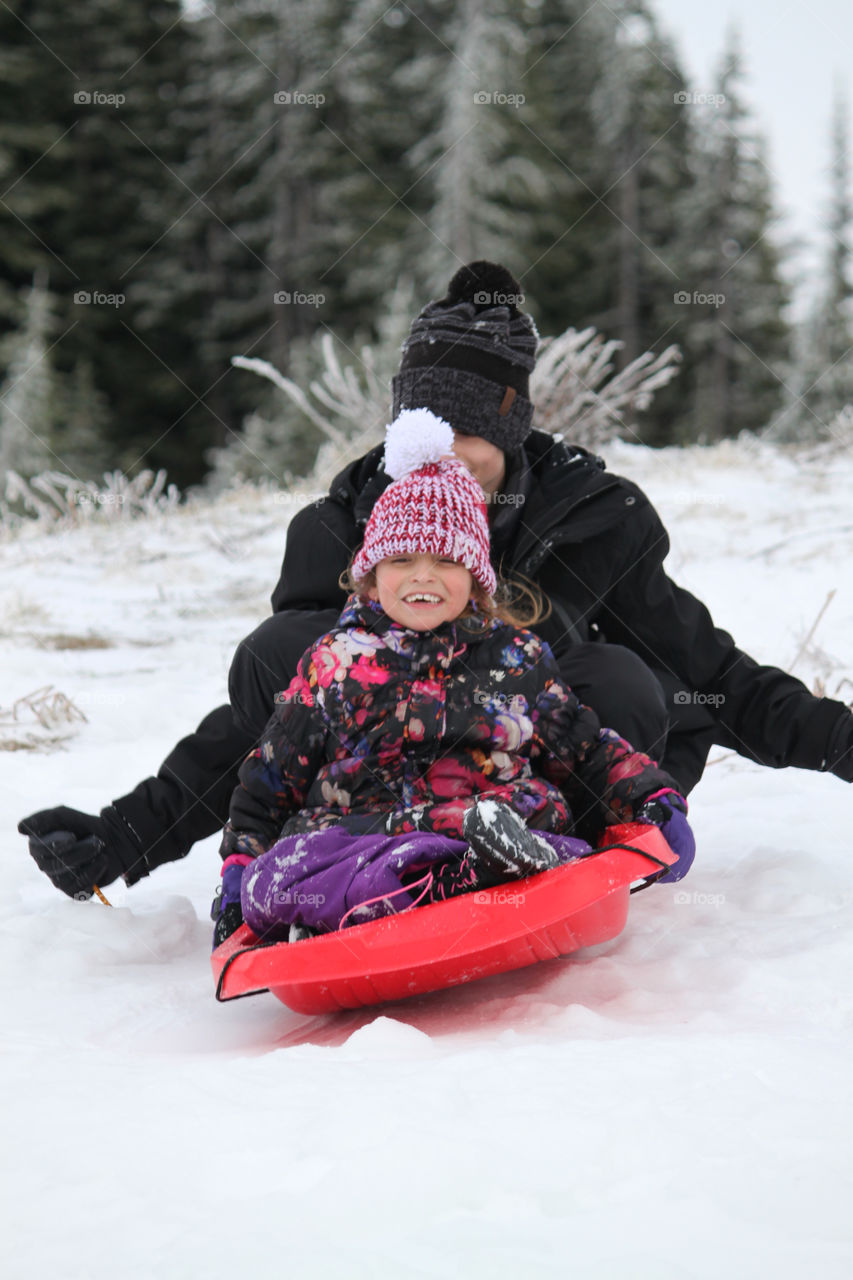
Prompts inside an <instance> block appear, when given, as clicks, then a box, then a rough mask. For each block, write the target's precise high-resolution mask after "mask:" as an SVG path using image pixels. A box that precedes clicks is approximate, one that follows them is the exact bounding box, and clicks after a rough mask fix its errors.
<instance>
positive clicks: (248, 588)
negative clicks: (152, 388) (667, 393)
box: [0, 444, 853, 1280]
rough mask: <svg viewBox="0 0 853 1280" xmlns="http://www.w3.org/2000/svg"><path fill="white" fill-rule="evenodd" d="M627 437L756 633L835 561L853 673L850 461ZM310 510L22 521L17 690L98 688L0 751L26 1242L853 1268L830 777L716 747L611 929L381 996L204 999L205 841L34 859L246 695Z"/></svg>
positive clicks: (390, 1257)
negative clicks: (759, 762)
mask: <svg viewBox="0 0 853 1280" xmlns="http://www.w3.org/2000/svg"><path fill="white" fill-rule="evenodd" d="M608 461H609V463H610V466H611V469H613V470H617V471H621V472H623V473H624V474H628V475H631V476H632V477H633V478H635V479H636V480H638V481H639V482H640V483H641V484H642V485H643V487H644V488H646V489H647V491H648V492H649V493H650V494H651V496H652V498H653V500H654V501H655V502H656V504H657V505H658V507H659V509H660V511H661V513H662V514H663V516H664V519H665V521H666V522H667V524H668V526H669V527H670V530H671V532H672V534H673V550H672V554H671V559H670V562H669V563H670V567H671V572H672V574H673V576H675V577H676V578H677V580H678V581H680V582H682V583H683V584H684V585H685V586H688V587H690V588H691V589H692V590H694V591H696V592H697V594H699V595H700V596H701V597H702V598H704V599H705V600H706V601H707V603H708V604H709V605H710V607H711V609H712V612H713V613H714V616H715V618H716V620H717V621H718V623H719V624H720V625H723V626H726V627H728V628H730V629H731V630H732V631H733V632H734V634H735V635H736V637H737V639H738V641H739V642H740V643H741V644H742V646H743V647H745V648H746V649H747V650H748V651H749V652H751V653H752V654H753V655H754V656H755V657H756V658H758V659H759V660H764V661H772V662H778V663H780V664H781V665H786V664H789V663H790V662H791V661H792V660H793V658H794V657H795V655H796V654H797V651H798V649H799V648H800V646H801V642H802V640H803V639H804V638H805V636H806V634H807V632H808V630H809V628H810V626H811V625H812V622H813V621H814V619H815V617H816V615H817V613H818V611H819V610H820V608H821V606H822V605H823V604H824V602H825V600H826V597H827V594H828V592H829V591H830V590H832V589H833V588H835V589H836V590H837V594H836V596H835V598H834V599H833V601H832V603H831V604H830V606H829V608H828V609H827V612H826V614H825V616H824V617H823V619H822V620H821V623H820V626H819V628H818V631H817V634H816V637H815V639H814V641H813V642H812V643H811V644H810V645H809V646H808V648H807V650H806V652H805V653H804V654H803V656H801V657H800V658H799V660H798V663H797V667H796V672H797V674H799V675H800V676H801V678H803V679H805V680H806V681H807V682H808V683H809V684H811V683H812V682H813V680H814V679H815V678H816V677H819V678H821V679H823V680H824V681H825V683H826V688H827V692H828V693H829V694H830V695H832V696H842V697H845V698H846V699H849V698H850V697H851V696H853V686H851V684H850V683H849V681H850V680H851V678H853V657H851V652H850V642H849V641H850V636H851V634H853V581H851V576H850V569H849V565H850V561H851V556H852V555H853V529H851V525H853V518H851V515H850V507H849V495H850V492H851V490H853V461H851V460H849V459H848V460H846V461H841V460H836V461H835V462H834V463H833V464H832V465H829V464H816V463H815V464H812V465H810V466H807V467H804V466H803V465H802V464H797V463H795V462H794V461H793V460H792V459H790V458H788V457H785V456H782V455H780V454H777V453H775V452H772V451H770V450H769V449H765V448H762V447H759V446H755V445H754V446H750V447H747V446H745V445H743V444H727V445H725V446H722V447H720V448H718V449H715V450H711V451H706V452H701V451H698V450H689V451H684V452H679V451H675V450H670V451H666V452H665V453H655V454H651V453H649V452H647V451H644V450H641V449H638V448H632V447H629V446H626V445H620V446H616V447H614V448H612V449H610V450H609V451H608ZM290 510H291V508H289V507H286V506H285V505H284V504H282V503H281V502H280V501H279V502H276V501H275V499H274V498H272V497H269V498H266V499H264V500H263V501H260V502H257V503H255V504H254V506H252V505H250V504H249V503H247V501H246V499H245V496H243V497H239V496H236V497H232V498H230V499H225V500H222V501H221V502H220V503H218V504H217V505H216V506H212V507H210V508H209V509H203V510H201V511H197V512H179V513H177V514H173V515H171V516H168V517H156V518H153V519H150V520H147V521H145V522H140V523H137V524H132V525H128V526H127V527H124V528H121V527H119V528H114V529H106V528H95V527H91V526H90V527H87V528H84V529H79V530H76V531H71V532H67V533H62V534H58V535H53V536H49V535H46V534H42V533H34V534H32V533H31V534H28V535H27V536H22V537H20V538H18V539H16V540H15V541H11V542H6V543H3V544H0V565H2V578H1V579H0V664H1V665H2V684H0V706H2V707H5V708H9V707H10V706H11V704H12V703H13V702H14V701H15V700H16V699H19V698H23V697H24V696H25V695H28V694H31V693H33V692H34V691H35V690H36V689H38V688H40V687H42V686H45V685H52V686H53V687H54V690H57V691H60V692H62V693H63V694H64V695H65V696H66V697H67V698H70V699H71V700H72V701H73V703H74V704H75V705H76V706H77V707H78V708H79V709H80V710H81V711H82V712H83V713H84V714H85V716H86V717H87V720H86V721H85V722H83V721H80V720H78V721H76V722H74V723H69V724H67V725H65V726H64V727H60V728H58V729H57V731H56V732H57V733H61V732H67V733H68V734H69V735H70V736H69V737H68V738H67V741H66V742H65V744H64V749H58V750H54V751H51V752H45V751H25V750H19V751H15V752H2V753H0V769H2V774H0V777H2V798H3V815H4V816H3V819H2V829H0V846H2V853H3V866H4V869H5V877H4V885H5V893H4V895H3V900H2V904H0V955H2V970H0V974H2V977H0V984H2V997H3V1005H4V1009H3V1029H4V1036H3V1042H4V1056H3V1078H2V1085H3V1087H2V1097H3V1101H4V1104H5V1107H6V1119H5V1122H4V1139H5V1143H4V1145H5V1151H6V1157H7V1158H6V1174H5V1185H4V1188H3V1195H2V1211H3V1214H4V1215H5V1217H6V1218H7V1220H8V1225H7V1228H6V1231H5V1233H4V1248H3V1269H4V1274H5V1275H7V1276H10V1277H15V1278H16V1280H17V1278H18V1277H24V1276H48V1275H55V1276H58V1277H63V1280H64V1278H65V1277H69V1278H71V1277H73V1278H74V1280H76V1278H77V1277H80V1278H83V1277H85V1278H86V1280H90V1278H97V1280H100V1278H101V1277H104V1278H106V1277H110V1278H112V1277H122V1278H123V1280H124V1278H128V1280H136V1278H137V1277H140V1278H141V1277H146V1278H148V1277H151V1276H153V1275H157V1276H162V1277H168V1278H169V1280H171V1278H172V1277H197V1276H205V1277H207V1278H208V1280H215V1278H218V1277H230V1276H232V1275H235V1274H240V1275H241V1276H246V1275H252V1274H255V1275H267V1274H272V1273H273V1268H274V1273H275V1274H283V1275H305V1276H311V1277H315V1276H316V1277H326V1276H328V1277H337V1276H346V1277H348V1278H349V1277H355V1278H359V1277H374V1276H390V1277H395V1278H396V1277H402V1278H408V1277H412V1278H414V1277H418V1278H419V1280H420V1278H421V1277H441V1278H442V1280H444V1278H445V1277H460V1278H464V1280H470V1278H478V1277H487V1276H488V1277H499V1278H503V1277H509V1276H565V1275H573V1276H577V1277H581V1278H582V1280H587V1278H589V1280H599V1278H601V1280H610V1278H611V1277H613V1278H616V1277H619V1278H620V1280H621V1278H622V1277H629V1278H630V1280H699V1278H702V1280H704V1278H705V1277H708V1278H709V1280H710V1277H714V1278H715V1280H716V1278H717V1277H719V1276H723V1275H724V1276H731V1277H734V1278H735V1280H752V1278H753V1277H755V1278H756V1280H757V1278H758V1277H765V1276H772V1277H773V1278H774V1280H788V1278H789V1277H790V1278H794V1277H806V1276H809V1277H811V1276H813V1275H819V1276H821V1277H822V1280H841V1278H842V1277H844V1280H847V1277H849V1275H850V1274H851V1270H853V1241H851V1234H853V1233H852V1232H851V1226H850V1212H849V1205H850V1199H851V1132H853V1100H851V1090H850V1088H849V1078H850V1050H851V1025H853V1016H851V1013H852V1011H853V991H851V974H853V867H851V860H852V859H853V848H851V838H850V835H849V831H850V827H851V817H853V789H851V788H849V787H846V786H845V785H844V784H843V783H841V782H839V781H838V780H837V779H835V778H832V777H823V776H818V775H813V774H808V773H804V772H799V771H794V770H787V771H783V772H779V773H774V772H772V771H770V770H766V769H760V768H759V767H757V766H754V765H750V764H748V763H747V762H745V761H743V760H741V759H739V758H731V757H729V758H726V759H721V760H720V761H719V762H718V763H716V764H712V765H711V766H710V767H709V769H708V771H707V773H706V776H705V778H704V779H703V781H702V784H701V786H700V787H699V789H698V791H696V792H694V795H693V797H692V803H691V815H692V819H693V823H694V827H695V830H696V833H697V838H698V842H699V856H698V858H697V863H696V866H695V868H694V870H693V872H692V873H691V875H690V876H689V878H688V879H687V880H686V881H684V882H683V883H682V884H679V885H674V886H669V887H663V886H661V887H660V888H657V889H653V890H650V891H649V892H647V893H644V894H641V895H639V896H638V897H636V898H635V899H633V901H632V910H631V916H630V919H629V922H628V927H627V929H626V931H625V933H624V934H623V936H622V937H621V938H619V939H617V940H615V941H614V942H612V943H609V944H607V945H605V946H602V947H599V948H596V949H595V950H594V951H591V952H586V953H580V954H579V955H578V956H577V957H576V958H573V959H567V960H564V961H555V962H552V963H550V964H547V965H540V966H537V967H536V968H535V969H532V970H525V971H522V972H520V973H516V974H510V975H506V976H504V977H502V978H497V979H492V980H490V981H488V982H486V983H481V984H479V985H476V984H475V985H474V986H472V987H467V988H464V989H461V990H456V991H452V992H444V993H439V994H436V995H434V996H431V997H427V998H422V999H419V1000H415V1001H412V1002H411V1003H408V1004H400V1005H395V1006H391V1007H387V1008H385V1009H383V1010H381V1011H378V1012H376V1011H374V1012H369V1013H365V1014H351V1015H340V1016H338V1017H329V1018H314V1019H312V1018H305V1017H302V1016H299V1015H296V1014H292V1013H290V1012H289V1011H288V1010H286V1009H285V1008H284V1007H283V1006H281V1005H280V1004H278V1003H277V1002H276V1001H274V1000H273V999H272V997H267V996H261V997H258V998H256V999H253V1000H246V1001H242V1002H238V1003H236V1004H232V1005H224V1006H218V1005H217V1004H216V1003H215V1002H214V999H213V991H212V983H211V978H210V971H209V965H208V954H209V948H210V932H211V925H210V922H209V920H208V918H207V913H208V908H209V903H210V899H211V896H212V892H213V889H214V887H215V883H216V877H217V872H218V866H217V857H216V844H217V841H216V839H215V838H212V839H211V840H209V841H206V842H205V843H204V844H203V845H201V846H197V848H196V849H195V850H194V851H193V853H192V854H191V855H190V857H189V858H188V859H186V860H185V861H184V862H183V863H179V864H173V865H172V866H170V867H167V868H164V869H163V870H161V871H160V872H158V873H156V874H155V875H154V876H153V877H151V879H149V880H147V881H143V882H142V883H141V884H140V885H138V886H136V887H135V888H134V889H132V890H127V889H125V888H123V887H120V886H118V885H113V886H111V888H110V889H109V890H108V896H109V897H110V899H111V901H112V902H113V904H114V907H113V910H108V909H107V908H105V907H104V906H102V905H101V904H99V903H98V902H96V901H93V902H90V903H82V904H81V903H75V902H70V901H68V900H66V899H64V898H62V897H61V896H60V895H59V894H58V893H57V892H56V891H55V890H53V889H52V887H51V886H50V884H49V883H48V882H47V881H46V880H45V879H44V878H43V877H41V876H40V875H39V873H38V872H37V870H36V869H35V867H34V865H33V864H32V863H31V862H30V860H29V858H28V857H27V855H26V850H25V845H24V842H23V840H22V838H21V837H20V836H18V835H17V833H16V832H15V824H16V821H17V819H18V818H19V817H20V816H22V815H23V814H26V813H28V812H30V811H32V810H33V809H36V808H40V807H44V806H47V805H49V804H53V803H59V802H63V803H66V804H70V805H73V806H75V807H77V808H80V809H88V810H94V809H98V808H100V806H101V805H102V804H104V803H105V802H106V801H107V800H109V799H110V798H111V797H113V796H115V795H118V794H121V793H122V792H123V791H125V790H127V789H129V788H130V787H131V786H132V785H133V784H134V783H135V782H137V781H138V780H139V779H140V778H141V777H142V776H144V775H145V774H146V773H149V772H153V771H154V769H155V768H156V766H157V765H158V764H159V762H160V760H161V758H162V757H163V755H165V753H166V752H167V750H168V749H169V748H170V747H171V745H172V744H173V743H174V742H175V741H176V740H177V738H178V737H179V736H181V735H182V734H184V733H186V732H188V731H189V730H190V729H191V728H192V727H193V725H194V724H195V722H196V721H197V720H198V719H199V718H200V717H201V716H202V715H203V714H204V713H205V712H206V711H208V710H209V709H210V708H211V707H213V706H215V705H216V704H217V703H218V702H219V701H222V700H223V699H224V696H225V692H224V691H225V678H226V674H227V668H228V661H229V658H230V655H231V652H232V650H233V648H234V645H235V643H236V642H237V640H238V639H239V638H240V637H241V636H243V635H244V634H246V633H247V632H248V631H249V630H250V629H251V628H252V627H253V625H255V624H256V623H257V622H258V621H259V620H260V619H261V618H263V617H264V616H265V615H266V613H267V612H268V595H269V591H270V590H271V588H272V585H273V583H274V581H275V578H276V575H277V571H278V567H279V563H280V557H281V551H282V548H283V541H284V539H283V527H284V523H285V520H286V518H287V515H289V514H290ZM69 636H74V637H78V638H79V637H85V638H87V641H88V643H89V644H90V645H91V644H93V643H95V642H100V643H101V644H102V645H105V646H106V647H101V648H92V647H89V648H80V647H67V646H68V645H69V643H70V642H69V641H68V639H67V637H69ZM57 637H60V639H57ZM61 637H66V639H64V640H63V639H61ZM78 642H79V641H78ZM56 646H60V647H56ZM842 680H846V681H847V683H846V684H844V685H841V686H840V690H839V691H838V692H836V690H837V689H838V687H839V684H840V682H841V681H842ZM19 711H20V714H21V717H22V724H21V730H22V733H23V732H26V731H32V732H33V733H34V734H39V733H41V734H42V735H43V734H44V730H41V729H40V727H39V726H38V725H37V724H35V722H34V721H33V720H32V718H31V717H30V718H29V719H28V718H27V711H26V708H25V707H21V708H19ZM7 736H8V734H7ZM720 754H722V753H720Z"/></svg>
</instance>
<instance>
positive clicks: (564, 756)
mask: <svg viewBox="0 0 853 1280" xmlns="http://www.w3.org/2000/svg"><path fill="white" fill-rule="evenodd" d="M542 648H543V652H542V654H541V657H540V659H539V667H540V671H541V676H542V682H543V683H542V687H541V689H540V691H539V694H538V696H537V698H536V701H535V704H534V707H533V710H532V720H533V730H534V747H533V752H532V756H533V758H537V757H538V761H539V769H540V772H541V773H542V774H543V776H544V777H546V778H547V779H548V780H549V781H550V782H553V783H555V785H557V786H558V787H559V788H560V789H561V791H563V793H564V794H565V796H566V798H567V800H568V802H569V806H570V808H571V811H572V816H573V818H574V822H575V826H576V829H577V831H578V834H579V835H582V836H584V838H590V837H591V838H592V840H593V841H594V840H595V839H596V838H597V837H598V835H599V834H600V833H601V830H602V828H604V827H606V826H611V825H613V824H615V823H617V822H630V821H631V820H632V819H633V818H634V817H635V816H636V814H637V813H638V812H639V810H640V809H641V808H642V805H643V803H644V802H645V800H647V799H648V797H649V796H650V795H652V794H653V793H655V792H656V791H660V790H661V789H663V788H672V789H673V790H675V791H677V790H678V786H677V784H676V782H675V780H674V779H673V778H671V777H670V775H669V774H668V773H666V772H665V771H664V770H663V769H661V768H659V767H658V765H657V764H656V763H655V762H654V760H652V759H651V758H650V757H649V756H647V755H646V754H645V753H644V752H642V751H635V750H634V748H633V747H632V746H631V744H630V743H629V742H626V740H625V739H624V738H620V736H619V734H617V733H615V732H614V731H613V730H612V729H605V728H602V727H601V725H600V723H599V720H598V716H597V715H596V713H595V711H594V710H593V709H592V708H591V707H587V706H585V705H584V704H583V703H581V702H580V701H579V700H578V698H577V696H576V695H575V694H574V693H573V692H572V690H571V689H570V688H569V686H568V685H567V684H566V683H565V681H564V680H563V679H562V677H561V676H560V675H559V671H558V668H557V666H556V663H555V661H554V658H553V657H552V655H551V653H550V650H549V649H548V646H547V645H544V644H543V646H542Z"/></svg>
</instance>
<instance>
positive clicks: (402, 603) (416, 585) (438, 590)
mask: <svg viewBox="0 0 853 1280" xmlns="http://www.w3.org/2000/svg"><path fill="white" fill-rule="evenodd" d="M375 573H376V585H375V586H374V587H370V588H369V590H368V592H367V594H368V596H369V597H370V599H371V600H378V601H379V603H380V605H381V606H382V608H383V609H384V611H385V612H386V613H387V614H388V617H389V618H390V619H391V620H392V622H397V623H399V625H400V626H402V627H409V628H411V630H413V631H430V630H432V629H433V628H434V627H439V626H441V624H442V623H443V622H451V621H452V620H453V619H454V618H458V617H459V615H460V614H461V613H462V610H463V609H464V608H465V606H466V605H467V603H468V601H469V600H470V598H471V592H472V588H473V582H474V580H473V578H472V576H471V573H470V571H469V570H468V569H466V568H465V565H464V564H459V563H458V562H457V561H455V560H440V559H437V558H436V557H435V556H430V555H423V554H419V555H399V556H389V557H388V559H387V560H380V561H379V564H378V565H377V566H376V569H375Z"/></svg>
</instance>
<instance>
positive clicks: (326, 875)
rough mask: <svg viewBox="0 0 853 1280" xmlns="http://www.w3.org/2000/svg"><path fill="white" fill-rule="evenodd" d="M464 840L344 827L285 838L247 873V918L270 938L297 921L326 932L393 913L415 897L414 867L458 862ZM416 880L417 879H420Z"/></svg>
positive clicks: (282, 933)
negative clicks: (366, 832)
mask: <svg viewBox="0 0 853 1280" xmlns="http://www.w3.org/2000/svg"><path fill="white" fill-rule="evenodd" d="M466 847H467V846H466V845H465V844H464V842H463V841H461V840H452V839H450V838H449V837H448V836H441V835H436V834H434V833H433V832H429V831H416V832H412V833H411V834H410V835H403V836H386V835H354V834H353V833H351V832H348V831H346V830H344V829H343V828H342V827H329V828H327V829H326V830H324V831H311V832H307V833H305V834H301V835H295V836H285V837H284V838H283V839H282V840H279V841H278V843H277V844H275V845H274V846H273V847H272V849H270V850H269V851H268V852H267V853H265V854H262V855H261V856H260V857H259V858H257V859H256V860H255V861H254V862H253V863H252V864H251V865H250V866H249V867H247V868H246V872H245V874H244V876H243V885H242V891H241V901H242V907H243V918H244V919H245V921H246V923H247V924H248V925H249V927H250V929H251V930H252V932H253V933H255V934H257V935H258V937H262V938H265V939H267V940H276V939H279V938H286V937H287V934H288V932H289V928H290V925H291V924H300V925H305V926H307V927H308V928H311V929H316V930H318V931H320V932H328V931H331V930H335V929H338V928H340V926H341V921H342V920H344V917H346V923H347V924H363V923H365V921H367V920H375V919H379V918H380V917H381V916H385V915H393V914H396V913H397V912H399V911H402V910H404V909H405V908H406V907H409V906H411V905H412V904H413V902H414V901H415V900H416V899H417V897H418V895H419V892H420V890H419V888H418V887H417V885H407V884H405V883H404V882H403V878H404V877H405V879H406V880H409V881H411V880H412V873H413V870H414V869H415V868H419V869H422V870H423V872H424V873H426V872H428V871H429V870H430V868H432V867H438V866H440V865H441V864H444V863H447V862H454V861H455V862H457V863H458V862H459V860H460V859H461V857H462V855H463V854H464V853H465V850H466ZM415 879H417V876H415Z"/></svg>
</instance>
